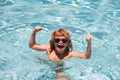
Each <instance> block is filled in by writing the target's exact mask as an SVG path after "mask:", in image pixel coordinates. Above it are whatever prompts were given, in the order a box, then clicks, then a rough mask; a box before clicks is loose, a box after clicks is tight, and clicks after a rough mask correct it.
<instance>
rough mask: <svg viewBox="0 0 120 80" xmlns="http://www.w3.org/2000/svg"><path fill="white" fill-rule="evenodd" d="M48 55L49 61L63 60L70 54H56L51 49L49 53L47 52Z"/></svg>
mask: <svg viewBox="0 0 120 80" xmlns="http://www.w3.org/2000/svg"><path fill="white" fill-rule="evenodd" d="M48 57H49V59H50V60H51V61H54V62H63V61H65V60H66V59H68V58H69V57H70V54H69V53H67V54H66V55H65V54H64V55H57V54H56V53H55V52H54V51H52V52H51V53H50V54H48Z"/></svg>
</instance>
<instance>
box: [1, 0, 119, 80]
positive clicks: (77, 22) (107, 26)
mask: <svg viewBox="0 0 120 80" xmlns="http://www.w3.org/2000/svg"><path fill="white" fill-rule="evenodd" d="M36 25H40V26H42V28H43V30H42V31H41V32H39V33H38V34H37V42H38V43H43V44H44V43H49V38H50V34H51V31H53V30H54V29H56V28H58V27H61V28H67V29H68V30H69V31H70V33H71V37H72V42H73V49H74V50H75V51H78V52H84V51H85V49H86V41H85V35H86V34H91V35H92V56H91V58H90V59H88V60H83V59H75V58H71V59H70V60H67V61H66V62H65V63H66V65H65V67H66V68H68V69H66V70H65V71H66V74H67V75H69V76H70V77H71V79H72V80H120V41H119V40H120V36H119V35H120V32H119V31H120V0H0V80H54V78H55V72H54V71H53V70H52V69H51V67H50V65H49V64H47V63H46V61H48V58H47V55H46V53H45V52H38V51H35V50H32V49H30V48H29V46H28V42H29V38H30V35H31V31H32V30H33V28H34V27H35V26H36ZM41 39H42V40H41ZM36 56H39V57H40V60H38V59H37V58H36Z"/></svg>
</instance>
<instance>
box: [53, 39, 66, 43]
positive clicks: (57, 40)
mask: <svg viewBox="0 0 120 80" xmlns="http://www.w3.org/2000/svg"><path fill="white" fill-rule="evenodd" d="M54 41H55V42H56V43H59V42H60V41H62V42H63V43H67V42H68V39H65V38H62V39H60V38H54Z"/></svg>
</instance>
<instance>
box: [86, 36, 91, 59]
mask: <svg viewBox="0 0 120 80" xmlns="http://www.w3.org/2000/svg"><path fill="white" fill-rule="evenodd" d="M86 40H87V43H88V45H87V50H86V52H85V58H87V59H88V58H90V57H91V36H90V35H87V36H86Z"/></svg>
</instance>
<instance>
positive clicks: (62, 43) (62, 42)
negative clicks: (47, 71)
mask: <svg viewBox="0 0 120 80" xmlns="http://www.w3.org/2000/svg"><path fill="white" fill-rule="evenodd" d="M53 40H54V45H55V50H56V51H57V52H58V53H64V52H65V49H66V47H67V45H68V42H69V40H68V39H67V38H65V37H64V36H57V37H55V38H54V39H53Z"/></svg>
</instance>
